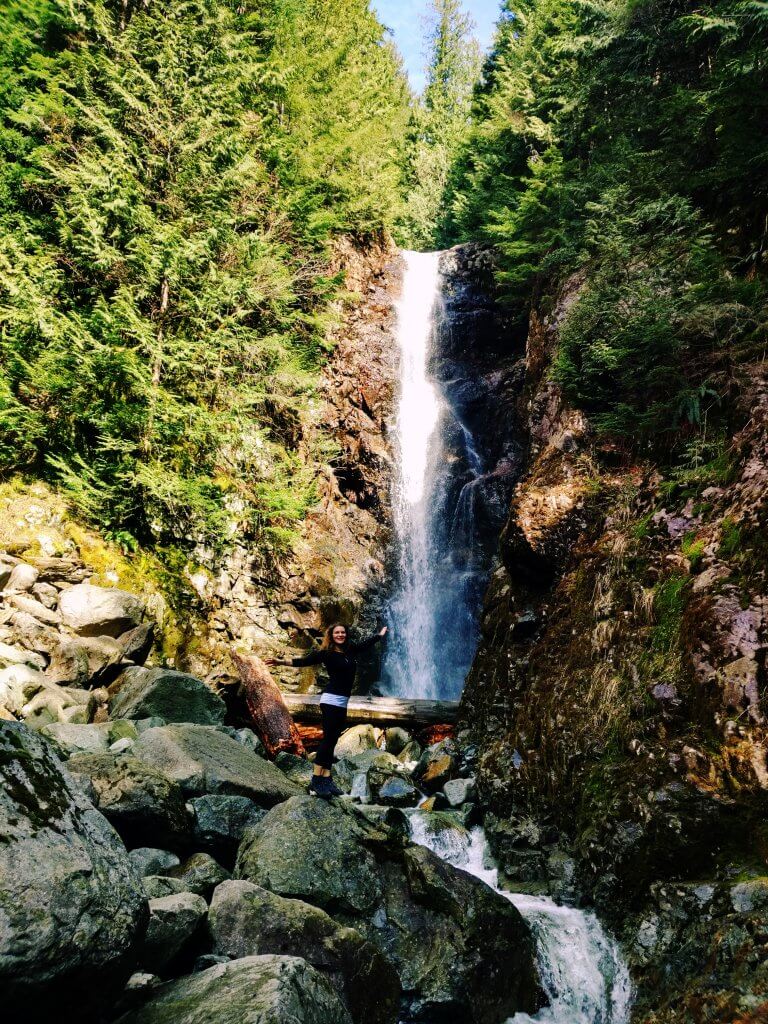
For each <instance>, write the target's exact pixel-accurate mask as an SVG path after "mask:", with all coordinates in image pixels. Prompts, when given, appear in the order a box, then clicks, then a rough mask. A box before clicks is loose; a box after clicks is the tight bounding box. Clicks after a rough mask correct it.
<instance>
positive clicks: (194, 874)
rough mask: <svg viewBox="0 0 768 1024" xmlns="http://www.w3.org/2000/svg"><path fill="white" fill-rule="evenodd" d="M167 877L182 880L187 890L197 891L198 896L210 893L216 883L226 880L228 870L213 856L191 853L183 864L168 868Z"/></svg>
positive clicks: (206, 895) (207, 895) (228, 875)
mask: <svg viewBox="0 0 768 1024" xmlns="http://www.w3.org/2000/svg"><path fill="white" fill-rule="evenodd" d="M166 874H167V875H168V877H169V878H173V879H176V880H178V881H180V882H183V884H184V888H185V889H186V890H187V891H188V892H194V893H197V895H198V896H205V897H206V898H207V897H209V896H210V895H211V893H212V892H213V890H214V889H215V888H216V886H217V885H220V884H221V883H222V882H226V881H227V879H228V878H229V877H230V874H229V872H228V871H225V870H224V868H223V867H222V866H221V864H219V863H218V862H217V861H215V860H214V859H213V857H211V856H209V854H207V853H193V854H192V856H191V857H190V858H189V859H188V860H185V861H184V863H183V864H178V865H177V866H176V867H173V868H169V869H168V870H167V872H166Z"/></svg>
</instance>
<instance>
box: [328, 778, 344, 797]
mask: <svg viewBox="0 0 768 1024" xmlns="http://www.w3.org/2000/svg"><path fill="white" fill-rule="evenodd" d="M325 781H326V782H327V783H328V792H329V793H330V794H331V796H344V790H343V789H339V787H338V786H337V785H336V783H335V782H334V781H333V779H330V778H328V779H326V780H325Z"/></svg>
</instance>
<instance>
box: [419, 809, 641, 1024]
mask: <svg viewBox="0 0 768 1024" xmlns="http://www.w3.org/2000/svg"><path fill="white" fill-rule="evenodd" d="M409 819H410V826H411V838H412V839H413V841H414V842H415V843H419V844H420V845H421V846H426V847H427V848H428V849H430V850H432V852H433V853H436V854H437V855H438V856H439V857H441V858H442V859H443V860H446V861H448V862H449V863H451V864H453V865H454V866H455V867H457V868H461V869H462V870H464V871H466V872H468V873H469V874H471V875H474V876H475V877H476V878H479V879H481V880H482V881H483V882H485V883H486V884H487V885H490V886H491V888H492V889H495V890H496V892H498V893H500V894H501V895H502V896H504V897H505V898H506V899H508V900H509V901H510V903H513V904H514V905H515V906H516V907H517V909H518V910H519V911H520V913H521V914H522V916H523V917H524V918H525V919H526V921H527V922H528V925H529V926H530V928H531V931H532V933H533V937H534V939H535V941H536V957H537V964H538V969H539V978H540V981H541V985H542V988H543V989H544V992H545V994H546V996H547V1000H548V1003H549V1005H548V1006H545V1007H544V1008H543V1009H541V1010H539V1012H538V1013H537V1014H536V1015H535V1016H530V1015H529V1014H527V1013H516V1014H515V1015H514V1017H512V1018H511V1019H510V1021H509V1024H627V1022H628V1021H629V1016H630V1010H631V1007H632V984H631V981H630V977H629V971H628V970H627V967H626V964H625V963H624V960H623V958H622V956H621V952H620V950H619V947H618V945H617V944H616V942H615V941H614V940H613V939H612V938H611V937H610V936H609V935H607V934H606V932H605V931H604V930H603V928H602V926H601V924H600V922H599V921H598V919H597V918H596V917H595V915H594V914H591V913H589V912H588V911H584V910H579V909H578V908H576V907H568V906H561V905H559V904H557V903H555V902H554V901H553V900H550V899H547V898H545V897H541V896H529V895H524V894H522V893H515V892H509V891H508V890H506V889H503V888H500V887H499V882H498V871H497V869H496V868H495V867H494V865H493V859H492V857H491V854H490V851H489V849H488V844H487V842H486V839H485V835H484V834H483V830H482V829H481V828H480V827H476V828H474V829H472V831H471V832H469V833H462V832H459V830H455V831H454V830H447V829H443V830H441V831H439V832H433V831H432V830H430V829H429V828H428V827H427V820H428V815H425V814H424V813H423V812H421V811H419V810H413V811H411V812H410V813H409Z"/></svg>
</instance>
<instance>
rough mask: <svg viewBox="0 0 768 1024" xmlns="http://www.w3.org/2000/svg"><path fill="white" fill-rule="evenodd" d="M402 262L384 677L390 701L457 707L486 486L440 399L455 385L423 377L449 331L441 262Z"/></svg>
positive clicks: (482, 574)
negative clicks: (392, 561) (392, 555)
mask: <svg viewBox="0 0 768 1024" xmlns="http://www.w3.org/2000/svg"><path fill="white" fill-rule="evenodd" d="M402 255H403V260H404V263H405V269H404V274H403V286H402V293H401V296H400V300H399V302H398V303H397V345H398V349H399V356H400V381H399V394H398V399H397V415H396V418H395V424H394V427H395V429H394V436H393V440H394V445H393V447H394V449H395V457H396V466H395V474H394V481H393V495H392V499H393V500H392V508H393V525H394V535H395V538H394V539H395V551H396V556H397V561H396V566H395V571H394V574H393V575H394V577H395V586H394V592H393V594H392V596H391V598H390V603H389V622H390V625H391V627H392V630H391V635H390V642H389V644H388V649H387V654H386V660H385V664H384V673H383V674H384V681H385V685H386V687H387V689H388V690H389V692H391V693H395V694H398V695H400V696H406V697H420V698H428V699H436V698H453V699H455V698H457V697H458V696H459V694H460V692H461V689H462V687H463V684H464V678H465V675H466V672H467V670H468V669H469V666H470V663H471V660H472V657H473V655H474V652H475V646H476V641H477V613H478V610H479V608H480V604H481V601H482V592H483V589H484V586H485V580H486V576H487V569H488V565H489V563H490V551H489V550H488V545H487V544H486V545H485V547H483V545H482V543H481V542H480V541H479V536H480V533H481V532H482V531H481V524H483V523H484V522H485V520H483V518H482V517H483V515H484V514H486V513H487V509H488V501H487V500H486V496H485V494H484V493H481V492H482V488H483V482H484V481H485V480H486V479H487V477H486V476H484V474H485V472H486V470H485V465H484V459H483V455H482V454H481V452H480V451H478V445H477V442H476V440H475V438H474V437H473V435H472V431H471V429H470V428H469V427H468V426H467V424H466V423H465V422H464V421H463V418H462V415H461V413H460V410H459V409H458V408H456V407H455V403H454V402H453V401H452V400H451V398H450V397H449V394H448V392H449V390H450V387H451V385H453V386H455V385H456V383H457V382H456V381H455V380H453V381H443V382H440V381H435V380H433V379H432V378H431V377H430V360H431V359H432V358H433V356H434V354H435V350H439V342H440V340H441V337H444V335H441V332H450V329H451V324H450V318H449V317H448V316H447V314H446V312H445V308H444V302H443V297H442V291H441V277H440V259H441V256H442V255H443V254H442V253H439V252H433V253H417V252H404V253H403V254H402ZM459 390H461V389H460V388H459ZM486 533H488V531H487V530H486Z"/></svg>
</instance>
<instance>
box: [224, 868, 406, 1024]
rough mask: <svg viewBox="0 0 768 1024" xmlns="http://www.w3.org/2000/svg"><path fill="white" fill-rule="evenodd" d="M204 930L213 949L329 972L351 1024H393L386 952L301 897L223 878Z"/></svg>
mask: <svg viewBox="0 0 768 1024" xmlns="http://www.w3.org/2000/svg"><path fill="white" fill-rule="evenodd" d="M208 928H209V931H210V934H211V937H212V939H213V945H214V949H215V951H216V953H218V954H224V955H226V956H228V957H231V958H233V959H234V958H239V957H244V956H254V955H257V954H260V953H280V954H289V955H292V956H300V957H303V958H304V959H305V960H307V961H308V962H309V963H310V964H312V966H313V967H315V968H316V969H317V970H319V971H321V972H322V973H323V974H325V975H327V976H328V978H329V980H330V981H331V982H332V984H333V986H334V988H335V989H336V990H337V991H338V992H339V994H340V996H341V998H342V1000H343V1001H344V1004H345V1005H346V1007H347V1009H348V1010H349V1012H350V1015H351V1017H352V1020H353V1021H355V1024H396V1021H397V1019H398V1010H399V1006H400V981H399V979H398V977H397V972H396V971H395V969H394V967H393V966H392V964H391V963H390V962H389V960H388V959H387V958H386V957H385V956H384V954H383V953H382V952H381V951H380V950H379V949H378V948H377V947H376V946H374V945H373V944H372V943H370V942H366V940H365V939H363V937H362V936H361V935H360V933H359V932H357V931H356V930H355V929H354V928H348V927H344V926H343V925H340V924H338V923H337V922H336V921H334V920H333V918H332V917H329V916H328V914H326V913H325V911H323V910H320V909H319V908H318V907H313V906H311V905H310V904H309V903H304V902H302V901H301V900H289V899H284V898H283V897H282V896H276V895H275V894H274V893H271V892H268V891H267V890H266V889H262V888H261V887H260V886H257V885H253V884H251V883H250V882H224V883H223V884H222V885H220V886H219V887H218V889H217V890H216V892H215V893H214V894H213V900H212V902H211V907H210V911H209V915H208Z"/></svg>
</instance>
